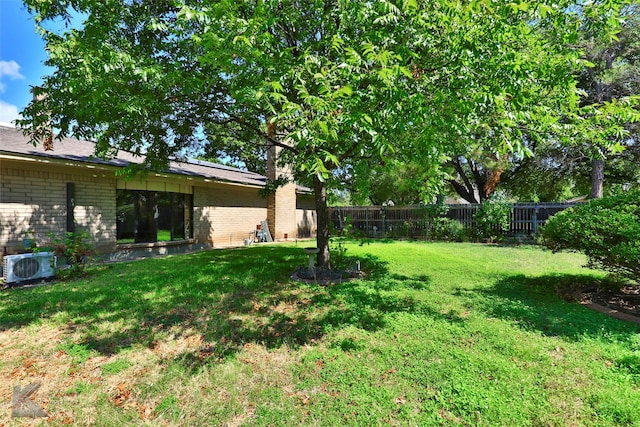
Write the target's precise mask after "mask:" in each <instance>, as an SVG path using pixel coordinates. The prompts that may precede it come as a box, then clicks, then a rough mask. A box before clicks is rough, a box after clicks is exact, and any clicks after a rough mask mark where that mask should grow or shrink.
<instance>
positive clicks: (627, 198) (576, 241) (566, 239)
mask: <svg viewBox="0 0 640 427" xmlns="http://www.w3.org/2000/svg"><path fill="white" fill-rule="evenodd" d="M542 243H543V244H544V245H545V246H546V247H548V248H550V249H551V250H553V251H555V252H557V251H563V250H568V251H576V252H582V253H584V254H585V255H586V256H587V257H588V260H589V263H588V265H589V267H593V268H601V269H604V270H606V271H609V272H611V273H613V274H614V275H616V276H619V277H623V278H627V279H631V280H633V281H635V282H637V283H640V191H638V190H635V191H629V192H626V193H622V194H618V195H615V196H610V197H605V198H602V199H597V200H592V201H590V202H588V203H586V204H584V205H579V206H576V207H573V208H571V209H567V210H565V211H562V212H560V213H558V214H556V215H555V216H553V217H552V218H550V219H549V221H547V224H546V225H545V226H544V228H543V230H542Z"/></svg>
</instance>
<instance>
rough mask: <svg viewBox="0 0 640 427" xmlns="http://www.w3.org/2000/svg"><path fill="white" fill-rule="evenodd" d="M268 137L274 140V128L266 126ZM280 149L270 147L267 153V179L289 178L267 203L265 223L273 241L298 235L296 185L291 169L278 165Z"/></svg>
mask: <svg viewBox="0 0 640 427" xmlns="http://www.w3.org/2000/svg"><path fill="white" fill-rule="evenodd" d="M267 132H268V135H269V137H270V138H271V139H273V138H275V137H276V136H275V126H274V125H273V124H269V125H268V129H267ZM282 150H283V148H282V147H278V146H275V145H271V146H270V147H269V150H268V151H267V179H268V180H269V181H274V180H276V179H278V178H280V177H283V176H284V177H287V178H289V180H290V181H289V182H288V183H287V184H286V185H283V186H280V187H278V188H277V189H276V191H275V193H273V194H270V195H269V198H268V201H267V222H268V224H269V231H270V232H271V236H272V237H273V239H274V240H277V239H283V238H284V235H285V234H287V235H288V238H289V239H292V238H295V237H296V235H297V233H298V227H297V224H296V221H297V220H296V184H295V182H294V181H293V177H292V173H291V168H290V167H286V166H282V165H279V164H278V158H279V156H280V153H281V151H282Z"/></svg>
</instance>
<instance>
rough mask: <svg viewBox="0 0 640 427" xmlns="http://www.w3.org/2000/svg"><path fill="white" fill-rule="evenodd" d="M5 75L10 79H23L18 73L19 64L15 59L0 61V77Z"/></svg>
mask: <svg viewBox="0 0 640 427" xmlns="http://www.w3.org/2000/svg"><path fill="white" fill-rule="evenodd" d="M4 76H7V77H9V78H10V79H11V80H15V79H24V76H23V75H22V74H20V64H18V63H17V62H16V61H14V60H11V61H0V78H2V77H4Z"/></svg>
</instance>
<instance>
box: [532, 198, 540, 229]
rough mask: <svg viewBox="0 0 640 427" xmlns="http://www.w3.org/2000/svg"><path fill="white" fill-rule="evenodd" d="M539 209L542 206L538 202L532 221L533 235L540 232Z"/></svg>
mask: <svg viewBox="0 0 640 427" xmlns="http://www.w3.org/2000/svg"><path fill="white" fill-rule="evenodd" d="M538 209H540V208H539V207H538V204H537V203H536V205H535V208H534V209H533V216H532V218H531V221H532V222H533V235H534V236H535V235H536V233H537V232H538Z"/></svg>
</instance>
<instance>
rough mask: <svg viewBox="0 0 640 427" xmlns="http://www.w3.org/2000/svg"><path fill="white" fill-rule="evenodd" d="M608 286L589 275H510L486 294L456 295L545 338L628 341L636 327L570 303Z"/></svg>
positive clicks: (491, 314) (484, 292)
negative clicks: (579, 294)
mask: <svg viewBox="0 0 640 427" xmlns="http://www.w3.org/2000/svg"><path fill="white" fill-rule="evenodd" d="M608 285H610V283H608V282H607V281H606V280H603V279H601V278H597V277H594V276H589V275H575V274H558V275H546V276H540V277H527V276H524V275H513V276H508V277H504V278H503V279H501V280H499V281H498V282H497V283H496V284H495V286H494V287H492V288H491V289H489V290H485V291H475V290H474V291H470V290H463V289H460V290H458V291H457V294H458V295H459V296H462V297H466V299H467V300H468V302H469V303H470V304H471V305H474V306H476V308H477V309H479V310H481V311H483V312H484V313H486V314H487V315H488V316H491V317H496V318H500V319H506V320H510V321H513V322H516V323H517V324H518V325H519V326H520V327H522V328H523V329H527V330H535V331H538V332H540V333H542V334H544V335H547V336H558V337H562V338H566V339H570V340H579V339H583V338H585V337H586V338H592V339H600V340H605V341H607V340H619V339H627V338H628V337H629V334H632V333H637V332H638V327H637V326H636V325H633V324H629V323H624V322H622V321H620V320H617V319H614V318H612V317H609V316H606V315H604V314H602V313H598V312H595V311H592V310H590V309H588V308H587V307H584V306H582V305H580V304H579V303H578V302H573V301H571V300H570V299H571V297H574V296H575V293H576V292H578V291H579V290H580V289H584V288H598V287H602V286H608ZM466 294H473V295H466ZM478 294H479V295H478ZM563 296H564V297H566V298H563Z"/></svg>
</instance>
